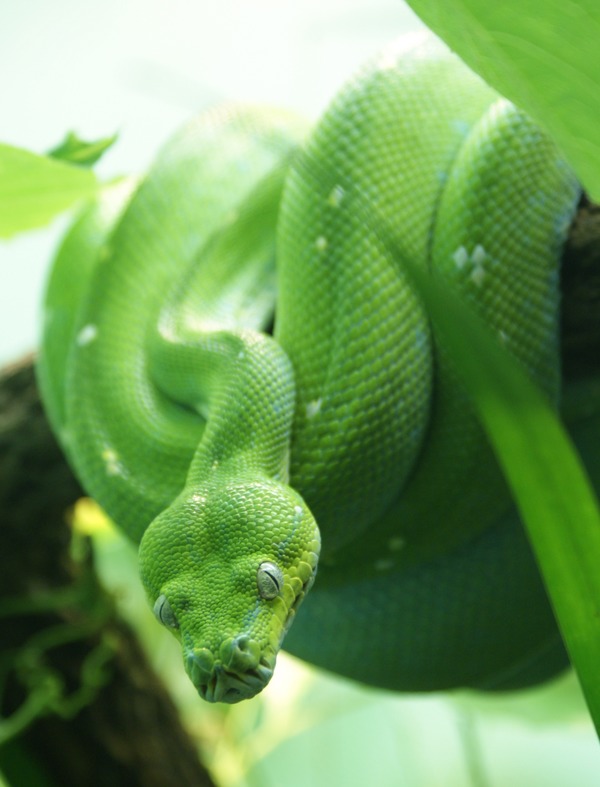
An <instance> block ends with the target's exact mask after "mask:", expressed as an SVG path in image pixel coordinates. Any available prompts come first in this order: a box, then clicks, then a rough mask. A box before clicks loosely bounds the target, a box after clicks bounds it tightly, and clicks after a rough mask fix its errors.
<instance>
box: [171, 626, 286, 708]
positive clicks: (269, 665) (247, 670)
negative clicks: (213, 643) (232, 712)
mask: <svg viewBox="0 0 600 787" xmlns="http://www.w3.org/2000/svg"><path fill="white" fill-rule="evenodd" d="M274 667H275V655H274V654H273V655H270V654H265V653H262V652H261V649H260V646H259V645H258V643H257V642H256V641H255V640H253V639H251V638H250V637H249V636H248V635H246V634H242V635H241V636H239V637H229V638H227V639H225V640H224V641H223V642H222V643H221V646H220V648H219V652H218V656H217V657H215V656H213V653H212V651H210V650H209V649H208V648H199V649H197V650H194V651H193V652H191V653H190V654H188V656H187V659H186V670H187V673H188V675H189V676H190V678H191V680H192V683H193V684H194V686H195V687H196V689H197V691H198V693H199V694H200V696H201V697H202V698H203V699H205V700H208V702H227V703H234V702H239V701H240V700H246V699H250V698H251V697H254V696H255V695H256V694H258V693H259V692H260V691H262V689H264V687H265V686H266V685H267V683H268V682H269V681H270V680H271V677H272V675H273V669H274Z"/></svg>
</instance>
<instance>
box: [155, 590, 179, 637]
mask: <svg viewBox="0 0 600 787" xmlns="http://www.w3.org/2000/svg"><path fill="white" fill-rule="evenodd" d="M153 612H154V616H155V617H156V619H157V620H158V622H159V623H162V624H163V626H166V627H167V628H170V629H178V628H179V623H178V622H177V618H176V617H175V613H174V612H173V610H172V609H171V605H170V604H169V602H168V601H167V597H166V596H165V595H164V593H163V594H161V595H160V596H159V597H158V598H157V599H156V603H155V604H154V609H153Z"/></svg>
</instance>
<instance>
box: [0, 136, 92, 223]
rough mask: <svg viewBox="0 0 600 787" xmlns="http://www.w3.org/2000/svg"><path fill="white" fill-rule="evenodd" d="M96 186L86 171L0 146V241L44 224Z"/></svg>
mask: <svg viewBox="0 0 600 787" xmlns="http://www.w3.org/2000/svg"><path fill="white" fill-rule="evenodd" d="M97 186H98V184H97V181H96V178H95V176H94V174H93V173H92V172H91V171H89V170H86V169H83V168H82V167H76V166H73V165H71V164H64V163H62V162H60V161H56V160H54V159H52V158H48V157H47V156H39V155H36V154H35V153H30V152H29V151H27V150H23V149H22V148H15V147H12V146H10V145H4V144H2V143H0V238H9V237H10V236H11V235H15V234H16V233H17V232H23V231H24V230H29V229H33V228H34V227H41V226H43V225H45V224H47V223H48V222H49V221H51V220H52V219H53V218H54V217H55V216H57V215H58V214H59V213H62V211H64V210H66V209H67V208H69V207H71V206H72V205H73V204H74V203H75V202H77V201H78V200H81V199H84V198H86V197H90V196H91V195H92V194H93V193H94V192H95V191H96V189H97Z"/></svg>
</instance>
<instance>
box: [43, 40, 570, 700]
mask: <svg viewBox="0 0 600 787" xmlns="http://www.w3.org/2000/svg"><path fill="white" fill-rule="evenodd" d="M304 133H305V132H304V127H303V124H302V123H300V122H298V121H297V120H296V119H295V118H293V117H292V116H290V115H286V114H285V113H281V112H274V111H270V110H269V111H267V110H264V109H261V110H256V109H252V108H241V109H232V108H227V109H224V110H216V111H213V112H209V113H207V114H205V115H204V116H202V117H201V118H200V119H198V120H196V121H194V122H193V123H191V124H190V125H188V126H187V127H186V128H185V129H184V130H183V131H182V132H181V133H180V134H179V135H178V136H176V137H175V138H174V139H173V140H172V141H171V142H170V143H169V144H168V145H167V146H166V148H165V149H164V150H163V152H162V153H161V155H160V156H159V158H158V160H157V162H156V163H155V165H154V166H153V167H152V169H151V170H150V172H149V174H148V175H147V177H146V178H145V179H144V180H143V181H142V182H141V184H139V186H138V185H137V184H136V185H132V184H124V185H120V186H115V187H112V188H110V189H107V191H106V194H105V196H104V197H103V199H102V200H101V201H100V202H99V203H98V204H97V205H96V206H94V207H93V208H91V209H90V210H89V211H88V212H87V213H86V214H85V215H83V217H82V218H81V219H80V220H79V222H78V223H77V224H76V225H75V227H74V228H73V230H72V231H71V233H70V235H69V236H68V237H67V239H66V240H65V242H64V244H63V247H62V249H61V251H60V252H59V254H58V257H57V260H56V263H55V265H54V269H53V273H52V278H51V280H50V284H49V288H48V295H47V300H46V322H45V330H44V346H43V352H42V356H41V360H40V380H41V383H42V389H43V395H44V398H45V401H46V405H47V408H48V411H49V414H50V417H51V420H52V422H53V425H54V427H55V429H56V432H57V434H58V435H59V437H60V439H61V442H62V444H63V446H64V448H65V451H66V453H67V454H68V456H69V458H70V460H71V462H72V464H73V466H74V468H75V469H76V472H77V473H78V475H79V476H80V478H81V479H82V481H83V483H84V485H85V486H86V488H87V489H88V490H89V492H90V493H91V494H92V495H93V496H94V497H96V499H97V500H98V501H99V502H100V504H101V505H102V506H103V507H104V508H105V509H106V511H107V513H108V514H109V515H110V516H111V517H112V518H113V519H114V520H115V521H116V522H117V523H118V524H119V526H121V527H122V528H123V529H124V530H125V531H126V532H127V533H128V534H129V535H130V536H131V537H132V538H133V539H134V540H136V541H140V542H141V543H140V566H141V574H142V579H143V582H144V584H145V587H146V590H147V593H148V597H149V599H150V602H151V604H152V605H153V606H154V611H155V614H156V616H157V618H158V619H159V620H160V621H161V622H162V623H163V624H164V625H166V626H167V627H169V628H171V629H172V630H173V631H174V633H175V634H176V635H177V636H178V637H179V639H180V640H181V643H182V648H183V654H184V663H185V666H186V669H187V671H188V674H189V675H190V677H191V679H192V681H193V682H194V684H195V685H196V687H197V688H198V690H199V692H200V694H201V695H202V696H204V697H205V698H206V699H209V700H212V701H225V702H235V701H237V700H239V699H243V698H246V697H251V696H253V695H254V694H256V693H257V692H258V691H260V689H261V688H263V687H264V685H265V684H266V683H267V682H268V680H269V679H270V676H271V674H272V671H273V668H274V664H275V658H276V654H277V651H278V649H279V647H280V645H281V641H282V638H283V636H284V634H286V632H287V631H288V629H290V630H289V634H288V635H287V638H286V648H287V649H289V650H290V651H291V652H293V653H295V654H297V655H299V656H301V657H302V658H305V659H307V660H309V661H311V662H313V663H315V664H317V665H321V666H323V667H325V668H327V669H329V670H333V671H335V672H338V673H340V674H342V675H347V676H350V677H352V678H355V679H358V680H361V681H364V682H366V683H370V684H373V685H377V686H382V687H388V688H392V689H399V690H427V689H441V688H446V687H452V686H465V685H467V686H475V687H488V688H497V687H517V686H521V685H528V684H530V683H533V682H535V681H538V680H541V679H543V678H545V677H547V676H550V675H552V674H553V673H554V672H556V670H557V669H559V668H560V667H561V666H563V665H564V664H565V654H564V651H563V649H562V645H561V643H560V638H559V636H558V633H557V631H556V625H555V622H554V619H553V616H552V613H551V611H550V609H549V606H548V603H547V600H546V596H545V592H544V589H543V586H542V584H541V581H540V579H539V576H538V573H537V570H536V568H535V564H534V561H533V558H532V556H531V553H530V551H529V548H528V545H527V543H526V540H525V537H524V535H523V532H522V528H521V525H520V523H519V520H518V516H517V514H516V512H515V510H514V507H513V506H512V504H511V502H510V497H509V494H508V492H507V490H506V488H505V484H504V481H503V479H502V476H501V473H500V471H499V469H498V467H497V465H496V462H495V460H494V457H493V455H492V452H491V449H490V447H489V445H488V444H487V442H486V440H485V438H484V436H483V433H482V430H481V428H480V427H479V425H478V423H477V420H476V418H475V416H474V414H473V411H472V409H471V407H470V405H469V402H468V400H467V397H466V395H465V394H464V392H463V390H462V388H461V386H460V385H459V383H458V382H457V380H456V378H455V375H454V372H453V369H452V366H451V363H450V361H449V359H448V358H447V357H446V356H445V354H444V350H443V347H440V346H439V345H438V344H437V342H436V336H435V335H434V333H432V328H431V325H430V323H429V321H428V319H427V315H426V314H425V313H424V312H423V309H422V307H421V305H420V302H419V301H418V299H417V297H416V296H415V294H414V293H413V292H412V291H411V288H410V286H409V284H408V282H407V280H406V279H405V277H404V275H403V272H402V266H401V262H400V261H399V260H398V259H396V258H395V256H394V255H393V254H390V251H389V248H388V246H387V245H386V244H385V243H383V242H382V240H381V238H380V237H379V235H378V233H377V231H376V229H375V228H374V227H371V226H370V225H369V222H368V221H365V215H364V212H362V211H361V210H360V209H357V206H358V207H360V205H369V206H370V208H371V209H372V211H373V215H376V216H377V217H378V219H379V220H380V221H381V222H383V223H384V224H385V227H386V229H387V231H388V232H389V233H391V236H392V238H393V241H394V244H395V245H396V246H397V248H398V249H400V250H401V251H402V254H404V255H407V256H409V257H410V259H411V260H413V261H414V262H415V263H417V264H419V265H422V266H428V267H430V268H433V269H436V270H438V271H439V272H440V273H441V274H443V275H444V276H445V277H446V278H447V279H448V283H449V286H452V287H453V288H454V289H456V290H458V291H459V292H460V293H461V294H462V296H463V297H464V299H465V300H466V301H468V302H469V303H471V304H472V305H473V306H474V307H475V308H476V309H477V310H478V311H479V313H480V314H481V315H482V316H483V317H484V318H485V319H486V321H487V322H488V324H489V325H490V326H491V328H492V329H493V331H494V332H495V333H496V334H497V335H498V337H499V338H500V340H501V341H502V342H503V343H504V344H505V345H506V346H507V348H509V350H510V351H511V352H512V353H513V354H514V355H515V356H516V357H517V358H518V359H519V360H520V361H521V363H522V364H523V365H524V366H525V368H526V369H527V370H528V372H529V374H530V375H531V376H532V377H533V378H534V379H535V380H536V381H537V383H538V384H539V386H540V387H541V388H542V389H543V390H544V391H545V392H546V393H547V395H548V397H550V398H551V399H552V400H554V401H558V396H559V387H560V363H559V350H558V319H559V288H558V270H559V260H560V252H561V246H562V244H563V242H564V238H565V234H566V230H567V228H568V225H569V221H570V218H571V216H572V214H573V211H574V208H575V205H576V202H577V200H578V197H579V187H578V185H577V183H576V181H575V179H574V177H573V175H572V173H571V172H570V171H569V170H568V168H567V167H566V166H565V165H564V164H563V162H562V161H561V159H560V157H559V155H558V153H557V151H556V150H555V148H554V146H553V144H552V143H551V141H550V140H549V139H548V138H547V137H545V135H544V134H543V133H542V132H541V131H540V130H539V129H538V128H537V127H536V126H535V125H534V124H533V123H532V122H531V121H530V120H529V119H528V118H527V116H525V115H524V114H523V113H522V112H521V111H519V110H518V109H517V108H515V107H514V106H513V105H511V104H510V103H509V102H507V101H505V100H504V99H502V98H500V97H499V96H498V95H497V94H495V93H494V92H493V91H492V90H491V89H490V88H488V87H487V86H486V85H485V84H483V83H482V82H481V81H480V80H479V79H478V78H477V77H476V76H475V75H473V74H472V73H471V72H470V71H469V70H468V69H467V68H466V67H465V66H464V65H463V64H461V62H460V61H459V60H458V59H457V58H455V57H454V56H452V55H450V54H449V53H448V52H447V51H446V50H445V49H443V48H442V47H441V46H440V45H439V44H436V43H432V42H430V41H427V42H425V43H420V44H418V45H416V46H412V47H406V46H404V47H403V46H402V45H400V46H394V47H391V48H389V49H388V50H386V51H385V52H384V53H383V55H381V56H380V57H379V58H378V59H376V60H375V61H374V62H373V63H371V64H369V66H368V67H367V68H365V69H364V70H363V71H362V72H361V73H360V74H359V75H358V76H357V77H356V78H355V79H354V80H352V81H351V82H350V83H349V84H348V85H347V86H346V87H345V88H344V89H343V90H342V92H341V93H340V94H339V95H338V97H337V98H336V99H335V101H334V102H333V104H332V106H331V107H330V108H329V110H328V111H327V112H326V114H325V115H324V117H323V118H322V120H321V121H320V123H319V124H318V125H317V127H316V129H315V130H314V132H313V133H312V134H311V135H310V137H309V138H308V141H306V142H305V143H304V146H303V147H302V152H301V154H300V155H299V156H298V155H297V154H296V158H294V155H295V151H297V150H298V146H299V145H301V144H302V143H303V138H304ZM290 162H291V163H290ZM273 323H274V329H273V331H272V332H271V331H270V328H271V326H272V325H273ZM271 334H272V335H271ZM317 523H318V528H317ZM321 540H322V546H321ZM319 553H320V555H321V556H320V567H319V577H318V580H317V582H316V585H315V587H314V589H313V590H312V591H311V593H310V594H309V595H308V597H307V598H306V601H305V603H304V605H303V610H302V613H301V614H300V615H299V616H298V619H297V620H296V621H295V622H294V625H293V627H291V628H290V624H291V623H292V620H293V619H294V618H295V615H296V611H297V609H298V606H299V604H300V603H301V602H302V601H303V599H304V597H305V596H306V594H307V591H308V589H309V587H310V586H311V585H312V582H313V580H314V578H315V572H316V567H317V560H318V559H319Z"/></svg>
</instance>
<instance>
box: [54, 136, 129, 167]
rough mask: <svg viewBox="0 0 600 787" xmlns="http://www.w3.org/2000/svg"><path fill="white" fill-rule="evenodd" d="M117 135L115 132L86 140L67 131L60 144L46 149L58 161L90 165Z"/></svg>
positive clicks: (114, 140)
mask: <svg viewBox="0 0 600 787" xmlns="http://www.w3.org/2000/svg"><path fill="white" fill-rule="evenodd" d="M117 137H118V135H117V134H113V135H112V137H104V138H103V139H96V140H94V141H92V142H86V141H85V140H83V139H80V137H78V136H77V134H75V133H74V132H73V131H69V133H68V134H67V136H66V137H65V138H64V140H63V141H62V142H61V143H60V145H57V146H56V147H55V148H52V150H49V151H48V155H49V156H51V157H52V158H55V159H59V160H60V161H67V162H69V163H70V164H79V166H81V167H91V166H92V165H93V164H95V163H96V162H97V161H98V160H99V159H100V158H101V157H102V156H103V155H104V153H106V151H107V150H108V149H109V148H110V147H112V146H113V145H114V143H115V142H116V141H117Z"/></svg>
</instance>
